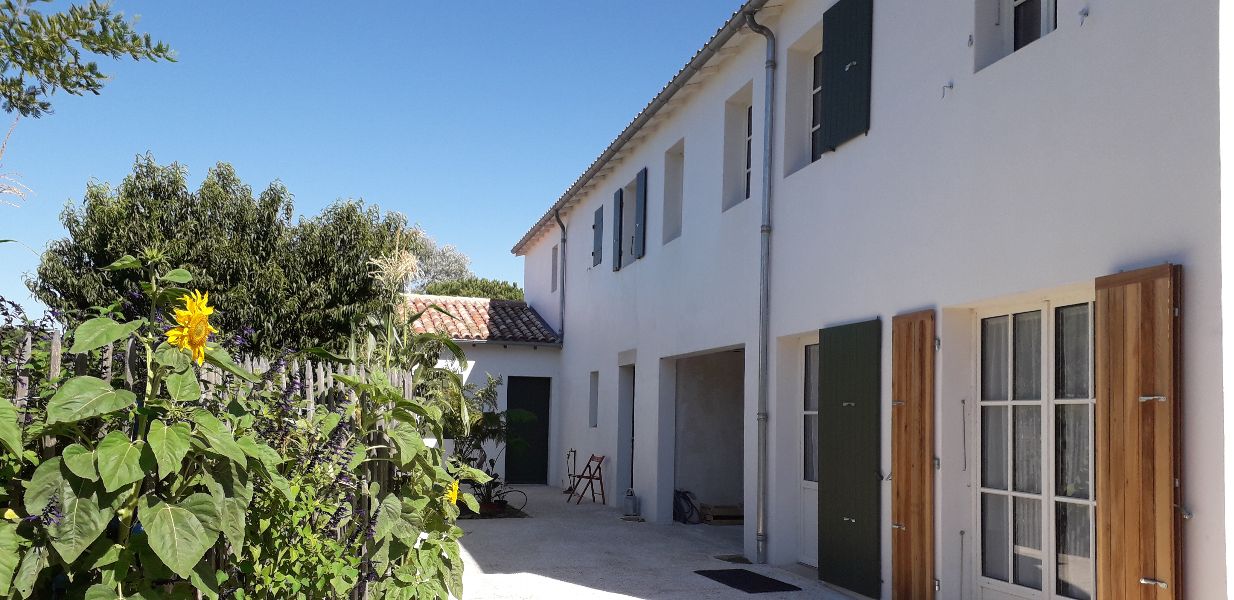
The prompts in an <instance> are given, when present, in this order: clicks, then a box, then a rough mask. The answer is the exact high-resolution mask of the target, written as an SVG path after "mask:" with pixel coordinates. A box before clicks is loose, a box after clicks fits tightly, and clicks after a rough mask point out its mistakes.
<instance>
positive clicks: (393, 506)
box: [373, 494, 403, 542]
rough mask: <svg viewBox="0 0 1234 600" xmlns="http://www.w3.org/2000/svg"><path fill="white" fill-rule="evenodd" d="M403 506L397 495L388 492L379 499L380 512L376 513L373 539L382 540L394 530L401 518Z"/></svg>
mask: <svg viewBox="0 0 1234 600" xmlns="http://www.w3.org/2000/svg"><path fill="white" fill-rule="evenodd" d="M402 512H403V506H402V504H401V503H400V502H399V499H398V496H396V495H394V494H389V495H387V496H386V497H385V499H384V500H382V501H381V512H380V513H379V514H378V515H377V525H376V526H375V527H374V528H373V539H374V540H375V541H378V542H380V541H382V540H384V539H386V538H387V537H389V535H390V532H392V531H394V526H395V524H397V523H398V522H399V521H401V520H402Z"/></svg>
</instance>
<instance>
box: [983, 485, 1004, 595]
mask: <svg viewBox="0 0 1234 600" xmlns="http://www.w3.org/2000/svg"><path fill="white" fill-rule="evenodd" d="M1009 537H1010V536H1009V535H1008V534H1007V497H1006V496H997V495H994V494H982V495H981V573H982V574H983V575H985V576H986V577H990V578H992V579H998V580H999V581H1007V579H1008V573H1007V556H1008V552H1007V550H1008V548H1009V547H1010V539H1009Z"/></svg>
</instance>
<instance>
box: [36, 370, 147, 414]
mask: <svg viewBox="0 0 1234 600" xmlns="http://www.w3.org/2000/svg"><path fill="white" fill-rule="evenodd" d="M136 400H137V396H136V395H135V394H133V392H130V391H128V390H117V389H114V388H112V387H111V385H109V384H108V383H107V382H106V381H103V380H102V379H99V378H98V377H91V376H89V375H79V376H77V377H74V378H72V379H70V380H68V381H67V382H65V384H64V385H62V386H60V389H59V390H56V393H55V395H53V396H52V397H51V400H50V401H48V402H47V424H48V425H53V424H55V423H74V422H77V421H80V420H82V419H88V418H90V417H97V416H99V415H105V414H107V413H111V412H115V411H117V410H120V409H122V408H127V407H128V406H130V405H132V404H133V402H135V401H136Z"/></svg>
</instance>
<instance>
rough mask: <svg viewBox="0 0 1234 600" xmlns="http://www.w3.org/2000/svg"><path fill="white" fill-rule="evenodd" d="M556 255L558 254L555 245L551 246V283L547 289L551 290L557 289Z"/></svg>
mask: <svg viewBox="0 0 1234 600" xmlns="http://www.w3.org/2000/svg"><path fill="white" fill-rule="evenodd" d="M557 255H558V250H557V246H553V273H552V284H551V285H552V289H550V290H549V291H552V292H555V291H557V260H558V258H557Z"/></svg>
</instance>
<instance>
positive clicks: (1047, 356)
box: [968, 293, 1097, 600]
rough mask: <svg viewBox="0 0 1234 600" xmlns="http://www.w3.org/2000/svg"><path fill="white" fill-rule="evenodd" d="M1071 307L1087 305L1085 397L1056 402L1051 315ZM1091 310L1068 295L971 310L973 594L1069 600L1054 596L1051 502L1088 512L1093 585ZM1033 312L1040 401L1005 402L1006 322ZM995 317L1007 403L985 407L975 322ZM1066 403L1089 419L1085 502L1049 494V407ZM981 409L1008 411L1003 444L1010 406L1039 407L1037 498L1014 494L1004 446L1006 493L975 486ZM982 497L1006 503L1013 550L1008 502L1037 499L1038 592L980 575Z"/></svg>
mask: <svg viewBox="0 0 1234 600" xmlns="http://www.w3.org/2000/svg"><path fill="white" fill-rule="evenodd" d="M1075 304H1088V306H1089V311H1088V334H1089V351H1090V358H1089V373H1088V377H1089V388H1088V391H1089V398H1087V399H1062V400H1060V399H1056V398H1055V397H1054V396H1055V388H1054V385H1055V373H1054V371H1055V363H1054V358H1055V314H1054V310H1055V309H1056V308H1058V307H1064V306H1072V305H1075ZM1094 308H1095V306H1094V296H1093V294H1091V293H1072V294H1062V295H1057V296H1053V297H1050V298H1048V299H1045V300H1042V301H1040V302H1030V303H1016V304H1006V305H1001V306H991V307H987V308H983V309H981V310H977V311H974V312H973V321H972V336H973V344H972V348H973V355H972V357H971V363H970V364H972V365H973V384H972V385H973V388H972V389H973V397H974V398H976V399H977V401H976V403H975V404H976V405H977V409H976V410H974V411H972V413H971V415H970V416H969V422H968V427H970V428H971V429H970V430H971V431H973V432H975V435H974V436H973V439H974V443H973V444H972V447H973V450H972V452H973V454H974V455H975V456H974V460H973V464H974V465H976V468H975V469H973V472H972V473H971V475H970V477H971V482H970V487H971V488H972V490H973V494H972V496H971V500H972V502H973V511H972V514H973V519H972V530H973V531H975V532H976V536H975V540H974V543H973V545H972V549H971V551H970V552H971V554H970V557H971V560H972V562H971V564H972V569H971V573H972V575H971V578H972V580H971V581H972V584H973V587H974V589H977V590H978V591H979V590H980V589H982V588H984V589H990V590H993V591H998V592H1003V593H1006V594H1010V595H1014V596H1016V597H1022V598H1032V599H1038V598H1040V599H1055V598H1059V599H1068V600H1070V597H1069V596H1063V595H1059V594H1058V593H1057V591H1056V588H1057V585H1058V577H1057V563H1056V561H1057V557H1056V551H1057V549H1056V546H1057V544H1056V539H1055V535H1056V531H1055V527H1056V523H1055V521H1056V515H1055V503H1056V502H1069V503H1074V504H1079V505H1085V506H1088V507H1090V512H1089V540H1090V544H1091V545H1090V548H1091V551H1092V556H1091V560H1092V575H1093V582H1094V584H1095V582H1096V562H1097V561H1096V558H1097V556H1096V554H1097V535H1096V534H1097V532H1096V505H1097V500H1096V494H1097V488H1096V481H1095V476H1096V475H1095V472H1096V466H1097V464H1096V460H1095V449H1096V447H1095V442H1096V431H1095V427H1096V398H1095V396H1096V392H1095V390H1094V381H1093V379H1094V373H1095V369H1096V363H1095V352H1094V348H1095V339H1094V328H1093V327H1094V325H1093V310H1094ZM1036 310H1040V311H1041V314H1042V319H1041V327H1042V335H1041V352H1042V355H1041V364H1042V369H1041V370H1042V381H1041V386H1042V387H1041V392H1042V393H1041V396H1042V397H1041V399H1040V400H1037V401H1032V400H1011V399H1010V398H1011V397H1014V395H1015V394H1014V389H1015V388H1014V386H1015V380H1014V364H1013V362H1012V361H1014V352H1013V349H1014V343H1015V337H1014V319H1012V318H1011V317H1012V316H1014V315H1015V314H1018V313H1023V312H1032V311H1036ZM998 316H1007V317H1008V344H1009V348H1008V356H1007V360H1008V363H1009V364H1008V380H1007V387H1008V396H1009V399H1008V400H1005V401H989V402H987V401H983V400H982V399H981V356H982V348H981V322H982V320H983V319H986V318H990V317H998ZM1066 404H1087V405H1088V406H1089V420H1088V429H1089V431H1088V435H1089V444H1088V449H1089V454H1088V460H1089V482H1088V484H1089V496H1090V498H1089V499H1088V500H1079V499H1075V498H1067V497H1059V496H1056V495H1055V493H1054V492H1055V475H1056V474H1055V453H1054V446H1055V443H1056V440H1055V417H1056V415H1055V407H1056V406H1059V405H1066ZM984 406H1007V407H1008V408H1009V410H1008V411H1007V413H1008V416H1007V418H1008V423H1007V436H1008V440H1009V441H1010V440H1011V439H1013V438H1014V436H1015V429H1014V410H1012V409H1011V407H1014V406H1041V408H1042V411H1041V431H1042V436H1041V477H1042V481H1041V494H1029V493H1023V492H1016V491H1014V487H1015V483H1014V482H1015V472H1014V470H1013V468H1012V467H1013V464H1014V460H1015V456H1014V447H1009V448H1008V452H1007V461H1008V465H1007V483H1008V485H1007V487H1008V489H1007V490H992V489H986V488H983V487H981V473H982V467H983V463H982V460H983V458H982V443H981V439H982V437H981V408H982V407H984ZM983 493H992V494H999V495H1003V496H1006V497H1007V498H1008V510H1007V517H1008V530H1007V531H1008V540H1009V542H1010V545H1011V547H1012V548H1013V550H1014V546H1015V529H1014V523H1015V520H1014V519H1015V517H1014V515H1015V512H1014V501H1013V499H1014V498H1016V497H1024V498H1034V499H1040V500H1041V506H1042V515H1041V555H1042V586H1041V587H1042V589H1041V590H1034V589H1032V588H1028V587H1024V586H1020V585H1017V584H1015V583H1012V582H1010V581H1001V580H998V579H992V578H989V577H986V576H985V575H984V573H983V568H982V552H983V546H984V540H983V539H982V537H983V536H982V529H981V495H982V494H983ZM1013 557H1014V551H1012V552H1011V553H1010V554H1009V555H1008V561H1009V569H1008V578H1009V579H1012V580H1014V578H1015V572H1014V563H1013V562H1012V561H1013V560H1014V559H1013ZM978 597H979V596H978Z"/></svg>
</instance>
